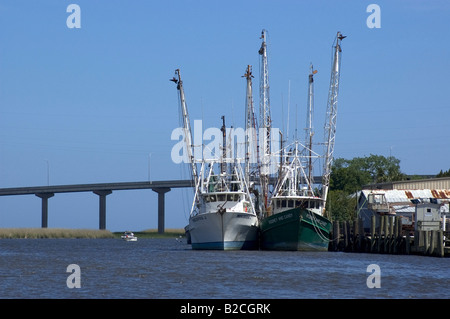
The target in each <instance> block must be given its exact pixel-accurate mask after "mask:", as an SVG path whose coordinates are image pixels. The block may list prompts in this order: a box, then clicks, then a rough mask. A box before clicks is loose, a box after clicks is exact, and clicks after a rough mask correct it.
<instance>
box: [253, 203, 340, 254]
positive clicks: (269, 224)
mask: <svg viewBox="0 0 450 319" xmlns="http://www.w3.org/2000/svg"><path fill="white" fill-rule="evenodd" d="M331 229H332V224H331V222H330V221H329V220H328V219H326V218H325V217H323V216H320V215H317V214H315V213H313V212H311V211H309V210H306V209H302V208H300V207H298V208H293V209H290V210H286V211H284V212H281V213H278V214H275V215H272V216H269V217H267V218H265V219H264V220H263V221H262V223H261V249H263V250H299V251H327V250H328V243H329V235H330V232H331Z"/></svg>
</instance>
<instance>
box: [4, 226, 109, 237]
mask: <svg viewBox="0 0 450 319" xmlns="http://www.w3.org/2000/svg"><path fill="white" fill-rule="evenodd" d="M0 238H114V235H113V233H111V232H110V231H109V230H96V229H67V228H0Z"/></svg>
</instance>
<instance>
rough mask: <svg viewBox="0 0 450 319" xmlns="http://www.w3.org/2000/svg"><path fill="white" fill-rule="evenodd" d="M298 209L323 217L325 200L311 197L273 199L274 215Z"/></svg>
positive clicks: (278, 197)
mask: <svg viewBox="0 0 450 319" xmlns="http://www.w3.org/2000/svg"><path fill="white" fill-rule="evenodd" d="M297 207H301V208H304V209H308V210H311V211H312V212H314V213H316V214H319V215H322V208H323V200H322V198H320V197H310V196H305V197H303V196H277V197H274V198H273V199H272V212H273V213H274V214H278V213H281V212H284V211H286V210H289V209H292V208H297Z"/></svg>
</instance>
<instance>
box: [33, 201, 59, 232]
mask: <svg viewBox="0 0 450 319" xmlns="http://www.w3.org/2000/svg"><path fill="white" fill-rule="evenodd" d="M35 195H36V196H37V197H39V198H41V199H42V217H41V227H42V228H47V227H48V199H49V198H50V197H53V196H55V194H54V193H38V194H35Z"/></svg>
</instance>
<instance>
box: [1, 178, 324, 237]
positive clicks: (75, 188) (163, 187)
mask: <svg viewBox="0 0 450 319" xmlns="http://www.w3.org/2000/svg"><path fill="white" fill-rule="evenodd" d="M321 181H322V178H321V177H320V176H314V183H315V184H319V183H320V182H321ZM275 182H276V179H275V178H271V180H270V183H271V184H272V185H273V184H274V183H275ZM188 187H194V182H193V181H192V180H167V181H146V182H119V183H98V184H74V185H55V186H33V187H14V188H0V196H13V195H35V196H37V197H39V198H41V200H42V218H41V227H42V228H47V225H48V199H49V198H51V197H53V196H55V194H57V193H75V192H92V193H94V194H96V195H98V196H99V229H106V196H108V195H109V194H111V193H112V192H113V191H119V190H133V189H151V190H153V191H154V192H156V193H158V233H160V234H162V233H164V214H165V208H164V206H165V194H166V193H167V192H169V191H170V190H171V189H172V188H188Z"/></svg>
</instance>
